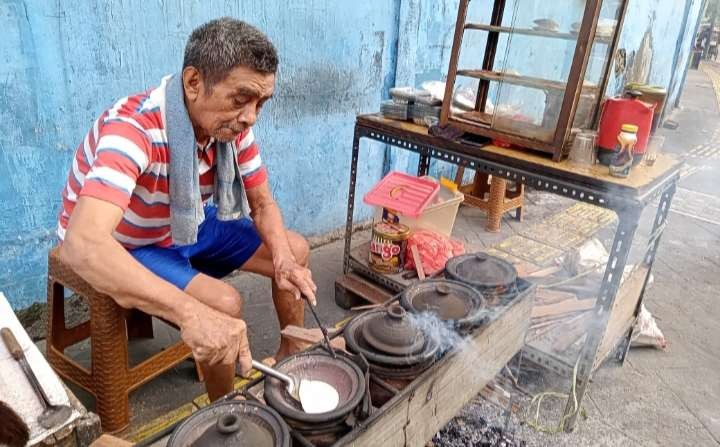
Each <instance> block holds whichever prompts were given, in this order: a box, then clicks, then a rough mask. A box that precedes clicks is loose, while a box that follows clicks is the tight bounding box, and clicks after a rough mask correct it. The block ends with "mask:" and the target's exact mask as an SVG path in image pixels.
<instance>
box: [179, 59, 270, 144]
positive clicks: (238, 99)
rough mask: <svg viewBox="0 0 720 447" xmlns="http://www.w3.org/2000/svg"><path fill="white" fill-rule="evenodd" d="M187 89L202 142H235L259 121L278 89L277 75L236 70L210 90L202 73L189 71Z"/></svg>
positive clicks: (188, 103)
mask: <svg viewBox="0 0 720 447" xmlns="http://www.w3.org/2000/svg"><path fill="white" fill-rule="evenodd" d="M183 85H184V87H185V98H186V104H185V105H186V107H187V109H188V113H189V114H190V121H192V123H193V128H194V130H195V138H196V139H197V140H198V142H200V143H202V144H204V143H206V142H207V139H208V138H210V137H213V138H215V139H216V140H218V141H232V140H234V139H235V138H236V137H237V136H238V135H240V133H242V132H243V131H244V130H245V129H247V128H249V127H251V126H252V125H254V124H255V121H257V117H258V115H259V114H260V110H261V109H262V106H263V104H265V101H267V100H268V99H270V97H271V96H272V94H273V90H274V89H275V75H274V74H266V73H260V72H258V71H255V70H253V69H250V68H247V67H235V68H234V69H233V70H232V71H231V72H230V73H229V74H228V76H227V77H226V78H225V79H223V80H222V81H220V82H217V83H215V84H214V85H213V86H212V88H211V89H210V90H208V89H207V88H205V83H204V82H203V79H202V75H201V74H200V72H199V71H198V70H196V69H195V68H194V67H187V68H185V69H184V70H183Z"/></svg>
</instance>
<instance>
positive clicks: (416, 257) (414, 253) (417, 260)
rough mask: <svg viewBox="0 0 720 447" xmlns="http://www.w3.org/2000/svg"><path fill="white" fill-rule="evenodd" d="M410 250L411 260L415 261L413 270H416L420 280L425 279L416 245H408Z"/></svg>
mask: <svg viewBox="0 0 720 447" xmlns="http://www.w3.org/2000/svg"><path fill="white" fill-rule="evenodd" d="M410 252H411V253H412V257H413V261H415V270H417V273H418V278H420V281H424V280H425V269H423V266H422V261H421V260H420V253H418V248H417V245H413V246H412V247H410Z"/></svg>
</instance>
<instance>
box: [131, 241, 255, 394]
mask: <svg viewBox="0 0 720 447" xmlns="http://www.w3.org/2000/svg"><path fill="white" fill-rule="evenodd" d="M191 249H192V248H190V247H188V248H186V249H173V248H160V247H154V246H149V247H143V248H139V249H135V250H131V251H130V254H131V255H133V256H134V257H135V259H137V260H138V261H139V262H140V263H141V264H143V265H144V266H145V267H147V268H148V269H149V270H150V271H152V272H153V273H155V274H156V275H158V276H159V277H161V278H163V279H165V280H166V281H168V282H170V283H172V284H174V285H175V286H176V287H178V288H179V289H182V290H184V291H185V292H186V293H187V294H189V295H192V296H193V297H194V298H195V299H197V300H198V301H200V302H202V303H204V304H206V305H208V306H209V307H211V308H213V309H215V310H217V311H219V312H222V313H224V314H226V315H229V316H231V317H235V318H241V317H242V298H241V297H240V294H239V293H238V292H237V290H235V288H234V287H232V286H230V285H229V284H226V283H224V282H222V281H220V280H218V279H215V278H213V277H211V276H208V275H206V274H204V273H200V272H199V271H198V270H196V269H194V268H193V267H192V266H191V264H190V261H189V260H188V258H187V253H185V252H184V251H186V250H191ZM200 368H201V369H202V372H203V376H204V377H205V387H206V388H207V392H208V396H209V397H210V400H216V399H218V398H220V397H222V396H224V395H225V394H227V393H229V392H230V391H232V384H233V378H234V377H235V365H228V366H221V365H218V366H210V365H208V364H203V363H200Z"/></svg>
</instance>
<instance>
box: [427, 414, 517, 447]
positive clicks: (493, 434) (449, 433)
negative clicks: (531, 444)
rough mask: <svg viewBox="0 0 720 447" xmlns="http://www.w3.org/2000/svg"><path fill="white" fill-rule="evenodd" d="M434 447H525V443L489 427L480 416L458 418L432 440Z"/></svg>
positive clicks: (511, 435)
mask: <svg viewBox="0 0 720 447" xmlns="http://www.w3.org/2000/svg"><path fill="white" fill-rule="evenodd" d="M432 445H433V446H434V447H466V446H472V447H525V446H526V444H525V441H519V440H516V439H514V436H513V434H512V433H507V432H504V431H503V429H502V428H500V427H495V426H489V425H488V423H487V421H486V420H485V419H484V418H482V417H480V416H469V415H468V416H458V417H456V418H455V419H453V420H452V421H450V422H449V423H448V424H447V425H446V426H445V427H443V429H442V430H440V431H439V432H437V434H435V436H434V437H433V439H432Z"/></svg>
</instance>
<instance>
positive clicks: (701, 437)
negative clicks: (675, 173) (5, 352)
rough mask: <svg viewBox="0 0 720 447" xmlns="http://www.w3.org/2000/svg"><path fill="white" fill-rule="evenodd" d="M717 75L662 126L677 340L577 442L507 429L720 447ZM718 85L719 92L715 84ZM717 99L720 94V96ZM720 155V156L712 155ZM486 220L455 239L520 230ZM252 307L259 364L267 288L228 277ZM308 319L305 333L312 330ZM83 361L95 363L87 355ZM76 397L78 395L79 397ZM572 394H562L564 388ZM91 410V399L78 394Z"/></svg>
mask: <svg viewBox="0 0 720 447" xmlns="http://www.w3.org/2000/svg"><path fill="white" fill-rule="evenodd" d="M706 71H707V73H708V74H705V73H703V72H700V71H691V72H690V74H689V76H688V81H687V87H686V91H685V94H684V96H683V100H682V106H683V107H682V109H680V110H678V111H676V112H675V113H674V115H673V117H672V118H673V119H674V120H676V121H678V122H679V123H680V127H679V128H678V129H677V130H674V131H671V130H667V129H662V130H661V131H660V132H661V133H662V134H664V135H665V136H666V138H667V140H666V144H665V150H666V151H667V152H672V153H675V154H678V155H680V156H683V155H685V154H688V153H690V154H694V155H695V156H692V157H688V160H687V162H688V166H689V168H688V169H685V170H684V171H683V172H684V178H683V180H682V183H681V188H682V191H681V193H680V194H679V195H678V200H677V201H676V203H675V205H674V207H673V209H674V210H675V211H673V212H672V213H671V215H670V220H669V226H668V228H667V230H666V232H665V235H664V237H663V242H662V244H661V246H660V250H659V253H658V257H657V261H656V263H655V270H654V273H655V283H654V284H653V285H652V286H651V288H650V289H648V292H647V295H646V297H647V298H646V305H647V307H648V308H649V309H650V310H651V312H653V314H654V315H655V316H656V317H657V318H658V324H659V325H660V327H661V329H662V330H663V332H664V333H665V336H666V338H667V339H668V342H669V347H668V349H667V350H666V351H658V350H654V349H633V350H632V351H631V352H630V355H629V358H628V361H627V362H626V364H625V366H624V367H622V368H620V367H617V366H616V365H613V364H610V365H608V366H605V367H603V368H602V369H600V370H599V371H598V372H597V373H596V375H595V377H594V380H593V382H592V383H591V384H590V385H589V387H588V393H587V395H586V397H585V400H584V402H583V404H584V405H583V406H584V408H585V411H586V412H587V418H586V419H581V420H580V422H579V424H578V428H577V430H576V431H575V432H574V433H573V434H570V435H566V434H557V435H545V434H539V433H537V432H535V431H534V430H532V429H531V428H529V427H528V426H527V425H526V424H525V423H524V422H523V420H524V417H525V415H523V414H516V415H513V417H512V418H511V425H510V429H511V430H513V431H514V432H515V433H516V436H517V438H518V439H522V440H524V441H525V442H527V444H528V445H568V446H571V445H572V446H576V445H613V446H614V445H643V446H645V445H673V446H677V445H703V446H704V445H709V446H712V445H719V444H720V442H719V440H720V373H718V371H720V342H718V340H720V318H719V317H720V310H718V306H717V305H716V303H717V298H716V291H717V290H719V289H720V275H718V273H720V251H719V250H718V246H719V245H718V242H720V213H718V212H716V211H715V210H720V207H718V206H717V205H718V203H720V187H719V184H718V181H717V180H716V179H717V178H718V175H720V159H718V157H716V154H718V153H720V138H718V136H720V120H718V118H720V106H719V104H720V99H719V98H720V96H716V95H715V91H714V90H713V83H712V81H711V80H712V79H715V80H716V81H717V80H718V79H720V68H714V67H706ZM718 85H720V84H718ZM718 93H719V94H720V90H718ZM714 149H717V150H718V152H715V150H714ZM528 197H529V202H535V203H529V205H528V209H527V213H526V217H527V223H532V222H533V221H535V220H538V219H541V218H543V217H546V216H547V215H548V214H550V213H552V212H555V211H556V210H558V209H561V208H562V207H563V206H566V204H564V203H563V202H562V201H556V200H554V199H553V198H552V197H549V196H546V195H538V194H529V195H528ZM483 219H484V216H483V214H482V213H480V212H479V211H477V210H474V209H469V208H464V209H463V210H462V218H461V219H460V220H459V221H458V227H457V228H456V230H457V231H460V232H463V231H464V232H465V233H467V234H468V235H470V234H471V236H472V237H471V238H472V239H473V240H474V241H475V243H477V244H479V245H484V246H489V245H492V244H493V243H495V242H497V241H499V240H500V239H501V238H503V237H507V236H509V235H511V234H513V232H515V231H516V229H517V228H519V226H518V225H517V224H516V223H515V222H514V221H511V220H509V218H508V219H506V221H505V224H504V225H503V232H502V233H501V234H500V235H490V234H488V233H485V232H484V231H482V230H478V229H479V228H482V226H483ZM342 246H343V244H342V242H341V241H336V242H332V243H330V244H326V245H322V246H319V247H317V248H315V249H314V250H313V252H312V258H311V260H312V268H313V272H314V275H315V278H316V281H317V283H318V287H319V289H320V296H321V301H320V305H319V313H320V315H321V318H323V319H324V320H325V321H328V322H334V321H339V320H340V319H342V318H343V317H345V316H346V315H347V313H346V312H345V311H343V310H341V309H339V308H338V307H337V306H336V305H335V304H334V301H333V293H334V281H335V278H336V277H337V276H338V275H339V274H340V273H341V270H342V269H341V260H342ZM230 281H231V283H232V284H233V285H235V286H236V287H237V288H238V289H239V290H240V291H241V294H242V295H243V297H244V298H245V314H246V320H247V321H248V323H249V327H250V341H251V347H252V351H253V354H254V356H255V357H259V358H262V357H265V356H268V355H271V354H272V353H273V352H274V350H275V349H276V347H277V342H278V338H277V332H278V327H277V322H276V320H275V316H274V311H273V307H272V302H271V299H270V294H269V291H270V287H269V281H268V280H266V279H263V278H258V277H254V276H252V275H245V274H241V275H238V276H235V277H233V278H231V279H230ZM309 317H310V316H309V315H308V316H307V317H306V323H307V324H308V326H314V324H313V323H312V321H310V319H309ZM156 332H157V333H158V337H156V339H155V340H153V341H141V342H139V343H134V345H133V346H132V352H133V356H134V357H138V358H139V357H142V356H143V355H144V354H145V353H146V352H151V351H153V350H155V349H158V348H159V347H161V346H162V345H164V344H166V343H167V341H168V340H170V339H174V338H176V337H177V333H176V332H175V331H174V330H172V329H170V328H167V327H166V326H164V325H162V324H161V323H158V324H157V331H156ZM76 354H77V356H78V358H79V359H80V360H81V361H85V362H87V361H88V358H87V348H86V347H83V346H80V347H79V348H78V349H77V350H76ZM73 389H74V390H77V389H76V388H73ZM565 390H566V389H559V391H565ZM203 391H204V390H203V387H202V385H201V384H199V383H197V382H196V381H195V376H194V367H193V365H192V363H190V362H187V363H185V364H183V365H180V366H179V367H177V368H175V369H174V370H173V371H171V372H169V373H168V374H165V375H163V376H162V377H161V378H159V379H157V380H154V381H152V382H151V383H149V384H147V385H145V386H143V387H142V388H140V389H139V390H138V391H136V392H135V393H134V394H133V395H132V396H131V404H132V407H133V427H138V426H141V425H142V424H143V423H145V422H147V421H150V420H152V419H154V418H156V417H158V416H161V415H162V414H165V413H167V412H168V411H170V410H172V409H175V408H177V407H179V406H181V405H182V404H185V403H187V402H189V401H190V400H191V399H192V397H194V396H197V395H200V394H201V393H202V392H203ZM78 395H79V396H80V397H81V399H82V400H83V401H84V402H86V403H87V404H88V405H89V406H90V408H92V399H91V397H90V396H88V395H86V394H85V393H82V392H78ZM563 405H564V401H563V402H562V403H556V404H555V405H550V406H549V407H548V409H547V411H546V412H544V413H543V415H544V416H545V417H547V418H548V419H547V422H553V421H555V422H556V421H557V416H558V414H557V412H558V411H559V409H560V408H561V407H562V406H563ZM464 412H465V413H466V414H475V415H482V416H483V417H484V418H485V419H486V420H488V421H489V422H490V423H491V424H493V425H501V424H502V422H503V418H502V412H503V410H502V409H500V408H498V407H496V406H494V405H493V404H490V403H488V402H486V401H484V400H482V399H477V400H476V401H474V402H473V403H472V404H471V405H469V406H468V407H467V408H466V409H465V410H464Z"/></svg>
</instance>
